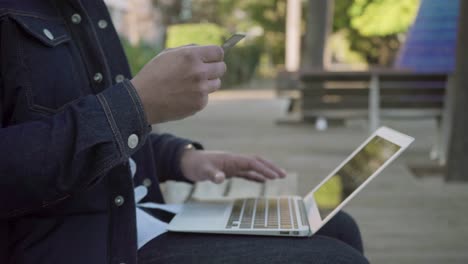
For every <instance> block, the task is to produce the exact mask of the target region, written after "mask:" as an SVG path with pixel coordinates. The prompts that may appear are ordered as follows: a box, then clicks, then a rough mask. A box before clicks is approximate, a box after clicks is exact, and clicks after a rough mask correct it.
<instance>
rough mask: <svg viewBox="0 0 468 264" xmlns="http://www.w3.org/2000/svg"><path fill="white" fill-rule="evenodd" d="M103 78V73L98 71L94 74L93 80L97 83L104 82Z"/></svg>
mask: <svg viewBox="0 0 468 264" xmlns="http://www.w3.org/2000/svg"><path fill="white" fill-rule="evenodd" d="M102 78H103V77H102V73H100V72H98V73H96V74H94V77H93V80H94V82H96V83H100V82H102Z"/></svg>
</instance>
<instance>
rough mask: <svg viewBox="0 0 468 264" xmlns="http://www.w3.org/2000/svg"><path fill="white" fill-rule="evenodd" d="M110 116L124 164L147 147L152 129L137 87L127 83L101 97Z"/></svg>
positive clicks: (104, 92) (124, 82)
mask: <svg viewBox="0 0 468 264" xmlns="http://www.w3.org/2000/svg"><path fill="white" fill-rule="evenodd" d="M97 98H98V100H99V103H100V104H101V106H102V108H103V109H104V112H105V114H106V117H107V121H108V124H109V126H110V128H111V130H112V133H113V135H114V138H115V142H116V144H117V147H118V149H119V152H120V154H121V155H120V158H121V161H122V162H125V161H127V160H128V158H129V157H130V156H131V155H132V154H133V153H135V152H136V151H137V150H138V149H139V148H140V147H141V146H143V145H144V143H145V141H146V139H147V137H148V135H149V133H150V131H151V126H150V125H149V124H148V122H147V121H146V120H147V119H146V114H145V111H144V109H143V105H142V103H141V101H140V97H139V96H138V94H137V92H136V90H135V88H134V87H133V85H132V84H131V83H130V81H129V80H124V81H123V82H121V83H118V84H116V85H114V86H112V87H110V88H108V89H106V90H104V91H103V92H102V93H100V94H98V95H97Z"/></svg>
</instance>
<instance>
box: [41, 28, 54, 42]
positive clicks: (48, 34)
mask: <svg viewBox="0 0 468 264" xmlns="http://www.w3.org/2000/svg"><path fill="white" fill-rule="evenodd" d="M42 32H44V35H45V36H46V37H47V38H48V39H50V40H53V39H54V35H52V32H50V30H48V29H47V28H44V29H43V30H42Z"/></svg>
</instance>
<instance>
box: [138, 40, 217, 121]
mask: <svg viewBox="0 0 468 264" xmlns="http://www.w3.org/2000/svg"><path fill="white" fill-rule="evenodd" d="M223 58H224V52H223V49H222V48H221V47H219V46H194V45H190V46H184V47H180V48H175V49H168V50H166V51H163V52H162V53H160V54H159V55H158V56H156V57H155V58H153V59H152V60H151V61H150V62H148V64H146V65H145V66H144V67H143V69H142V70H141V71H140V72H139V73H138V74H137V75H136V76H135V77H134V78H133V79H132V80H131V82H132V84H133V86H135V89H136V90H137V92H138V95H139V96H140V98H141V101H142V103H143V108H144V109H145V112H146V115H147V118H148V123H150V124H155V123H162V122H166V121H170V120H176V119H182V118H184V117H187V116H190V115H193V114H195V113H196V112H198V111H200V110H202V109H203V108H205V106H206V105H207V103H208V94H209V93H212V92H214V91H216V90H218V89H219V88H220V87H221V80H220V77H221V76H222V75H223V74H224V73H225V72H226V64H225V63H224V61H223Z"/></svg>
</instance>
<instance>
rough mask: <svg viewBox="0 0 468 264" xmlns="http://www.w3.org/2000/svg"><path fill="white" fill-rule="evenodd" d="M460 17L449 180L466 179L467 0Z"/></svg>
mask: <svg viewBox="0 0 468 264" xmlns="http://www.w3.org/2000/svg"><path fill="white" fill-rule="evenodd" d="M459 12H460V13H459V14H460V16H459V18H458V21H459V22H458V37H457V52H456V54H457V55H456V65H455V72H454V74H453V86H450V87H449V89H453V90H452V91H450V93H449V95H452V96H451V98H450V99H449V102H450V103H449V104H448V105H447V106H446V107H451V108H452V109H451V111H450V112H451V113H453V116H452V117H449V118H451V120H452V122H450V123H451V124H452V127H451V137H450V142H449V151H448V157H447V171H446V179H447V180H448V181H468V137H467V136H466V135H468V115H467V114H466V102H468V89H467V86H466V84H467V83H468V60H466V58H468V50H467V49H466V47H468V34H467V32H466V30H467V29H468V1H460V11H459Z"/></svg>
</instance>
